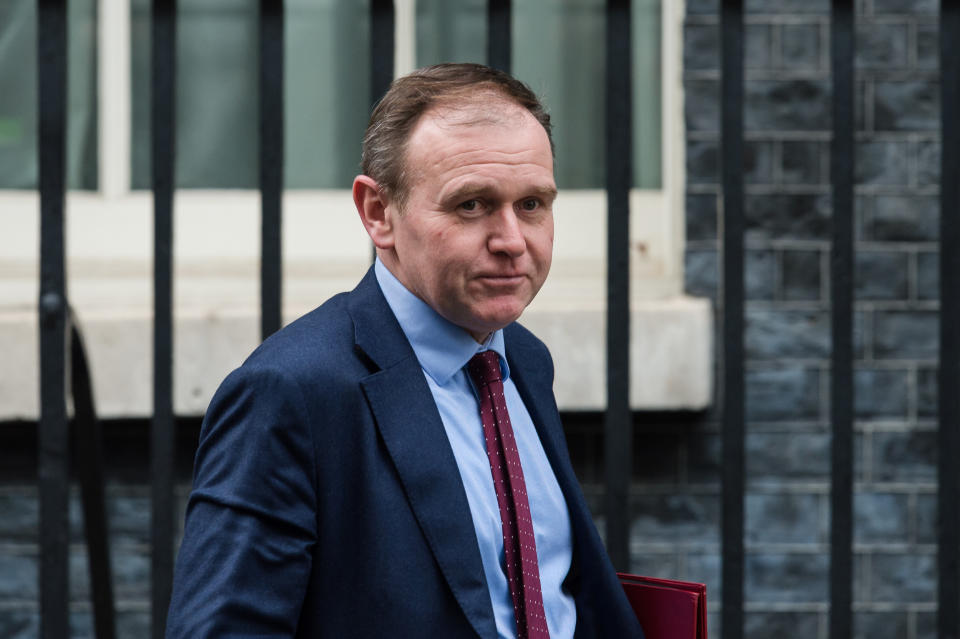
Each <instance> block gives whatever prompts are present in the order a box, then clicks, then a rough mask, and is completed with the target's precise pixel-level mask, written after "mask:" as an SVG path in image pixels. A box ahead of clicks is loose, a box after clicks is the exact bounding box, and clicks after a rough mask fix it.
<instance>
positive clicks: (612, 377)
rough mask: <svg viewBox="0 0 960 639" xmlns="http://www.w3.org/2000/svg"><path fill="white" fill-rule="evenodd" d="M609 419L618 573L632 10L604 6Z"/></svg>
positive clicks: (617, 4)
mask: <svg viewBox="0 0 960 639" xmlns="http://www.w3.org/2000/svg"><path fill="white" fill-rule="evenodd" d="M606 25H607V27H606V28H607V38H606V69H607V71H606V93H607V95H606V180H607V184H606V186H607V411H606V413H605V415H604V466H605V480H606V497H605V503H604V512H605V514H606V527H607V531H606V532H607V552H608V553H609V555H610V559H611V560H612V561H613V565H614V566H616V567H617V569H618V570H629V566H630V534H629V533H630V501H629V487H630V475H631V472H632V469H631V462H632V459H631V456H632V451H633V443H632V440H633V424H632V420H631V414H630V356H629V354H630V181H631V178H632V175H633V170H632V162H631V144H632V139H631V135H630V131H631V126H632V125H631V112H630V109H631V98H632V96H631V93H630V79H631V76H630V66H631V65H630V59H631V58H630V2H629V0H607V16H606Z"/></svg>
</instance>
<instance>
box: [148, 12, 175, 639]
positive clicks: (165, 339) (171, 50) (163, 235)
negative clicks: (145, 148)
mask: <svg viewBox="0 0 960 639" xmlns="http://www.w3.org/2000/svg"><path fill="white" fill-rule="evenodd" d="M176 18H177V3H176V0H153V7H152V23H151V60H152V64H151V91H152V92H151V123H150V126H151V147H152V159H153V167H152V173H153V198H154V199H153V202H154V280H153V296H154V297H153V303H154V332H153V424H152V429H151V433H150V434H151V437H150V446H151V479H152V485H151V497H152V499H151V504H152V522H151V530H150V542H151V547H152V551H151V552H152V555H151V558H152V563H151V567H152V573H151V613H152V620H151V627H152V636H153V637H154V639H161V638H162V637H163V635H164V628H165V626H166V613H167V607H168V606H169V603H170V591H171V588H172V584H173V536H174V520H173V456H174V438H175V430H174V420H173V246H172V240H173V191H174V179H175V178H174V175H175V173H174V153H175V135H176V127H175V124H174V115H175V108H176V101H175V71H176V57H175V53H176V50H175V43H176Z"/></svg>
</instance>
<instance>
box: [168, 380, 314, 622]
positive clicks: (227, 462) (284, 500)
mask: <svg viewBox="0 0 960 639" xmlns="http://www.w3.org/2000/svg"><path fill="white" fill-rule="evenodd" d="M306 412H307V409H306V407H305V404H304V401H303V397H302V393H301V391H300V389H299V387H298V385H297V384H296V383H295V382H292V381H290V380H288V379H286V378H285V376H284V374H283V373H282V372H280V371H277V370H274V369H265V368H262V367H257V366H252V365H250V364H249V363H248V364H247V365H245V366H244V367H241V368H240V369H238V370H237V371H234V373H232V374H231V375H230V376H229V377H228V378H227V379H226V380H225V381H224V383H223V384H222V385H221V387H220V389H219V390H218V391H217V393H216V395H215V396H214V398H213V400H212V401H211V404H210V407H209V409H208V411H207V414H206V417H205V419H204V424H203V427H202V429H201V434H200V442H199V446H198V449H197V456H196V461H195V465H194V483H193V489H192V491H191V494H190V499H189V501H188V504H187V513H186V522H185V526H184V533H183V542H182V545H181V547H180V551H179V555H178V557H177V563H176V570H175V575H174V584H173V594H172V598H171V603H170V609H169V614H168V618H167V634H166V636H167V637H168V638H179V637H190V638H195V637H224V636H231V637H246V636H257V637H290V636H293V635H294V634H295V632H296V626H297V621H298V619H299V617H300V609H301V606H302V605H303V600H304V594H305V590H306V588H307V584H308V581H309V577H310V571H311V557H312V549H313V546H314V544H315V543H316V539H317V520H316V518H317V516H316V513H317V508H316V506H317V504H316V495H317V491H316V484H315V482H316V476H317V475H316V472H315V450H314V444H313V441H312V436H311V429H310V422H309V420H308V418H307V415H306Z"/></svg>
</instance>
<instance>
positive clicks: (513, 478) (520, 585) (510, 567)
mask: <svg viewBox="0 0 960 639" xmlns="http://www.w3.org/2000/svg"><path fill="white" fill-rule="evenodd" d="M467 371H468V372H469V373H470V377H471V379H473V383H474V385H475V386H476V387H477V393H478V395H479V396H480V420H481V421H482V422H483V438H484V440H485V441H486V444H487V458H488V459H489V460H490V472H491V473H492V474H493V484H494V486H495V487H496V489H497V503H498V505H499V506H500V525H501V529H502V531H503V553H504V558H505V561H506V567H507V583H508V584H509V586H510V596H511V598H512V599H513V613H514V617H516V620H517V637H518V638H520V639H522V638H523V637H530V638H531V639H542V638H547V639H549V637H550V632H549V631H548V630H547V618H546V615H545V614H544V611H543V596H542V595H541V594H540V569H539V568H538V567H537V542H536V539H534V536H533V519H532V518H531V516H530V505H529V503H528V502H527V487H526V484H524V482H523V469H522V468H521V467H520V454H519V453H518V452H517V442H516V440H515V439H514V437H513V427H512V426H511V425H510V416H509V415H508V414H507V400H506V398H504V396H503V381H502V378H501V376H500V358H499V356H498V355H497V354H496V353H495V352H494V351H484V352H482V353H477V354H476V355H474V356H473V358H471V360H470V363H469V364H467Z"/></svg>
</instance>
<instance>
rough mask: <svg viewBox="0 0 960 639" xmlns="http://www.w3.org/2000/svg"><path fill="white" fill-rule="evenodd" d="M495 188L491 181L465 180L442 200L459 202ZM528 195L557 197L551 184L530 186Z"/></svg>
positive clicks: (546, 197)
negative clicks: (465, 181)
mask: <svg viewBox="0 0 960 639" xmlns="http://www.w3.org/2000/svg"><path fill="white" fill-rule="evenodd" d="M495 188H496V185H495V184H493V183H491V182H467V183H465V184H461V185H460V186H458V187H457V188H455V189H453V190H452V191H450V193H449V194H447V195H444V196H443V201H445V202H459V201H464V200H469V199H470V198H473V197H477V196H478V195H483V194H484V193H486V192H488V191H492V190H494V189H495ZM527 194H528V195H535V196H538V197H542V198H543V199H545V200H551V201H552V200H553V199H554V198H556V197H557V187H555V186H553V185H552V184H551V185H546V184H544V185H538V186H534V187H533V188H531V189H530V190H529V191H528V192H527Z"/></svg>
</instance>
